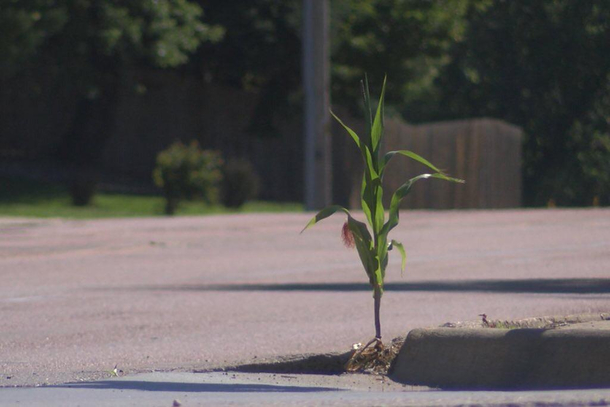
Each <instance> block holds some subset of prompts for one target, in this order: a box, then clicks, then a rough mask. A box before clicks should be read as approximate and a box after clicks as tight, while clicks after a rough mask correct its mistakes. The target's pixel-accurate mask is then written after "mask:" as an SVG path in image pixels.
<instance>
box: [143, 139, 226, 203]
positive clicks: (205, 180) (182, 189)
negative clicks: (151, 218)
mask: <svg viewBox="0 0 610 407" xmlns="http://www.w3.org/2000/svg"><path fill="white" fill-rule="evenodd" d="M221 166H222V158H221V156H220V153H218V152H216V151H211V150H202V149H200V148H199V144H198V143H197V142H196V141H193V142H191V143H190V144H189V145H185V144H183V143H181V142H176V143H174V144H172V145H171V146H170V147H169V148H167V149H166V150H163V151H162V152H160V153H159V154H158V155H157V165H156V167H155V170H154V171H153V179H154V181H155V184H156V185H157V186H158V187H160V188H162V189H163V194H164V196H165V199H166V205H165V213H166V214H168V215H172V214H173V213H175V211H176V209H177V207H178V204H179V202H180V200H182V199H188V200H190V199H195V198H199V199H203V200H204V201H205V202H207V203H209V204H213V203H216V202H217V201H218V195H219V194H218V185H219V183H220V181H221V180H222V172H221Z"/></svg>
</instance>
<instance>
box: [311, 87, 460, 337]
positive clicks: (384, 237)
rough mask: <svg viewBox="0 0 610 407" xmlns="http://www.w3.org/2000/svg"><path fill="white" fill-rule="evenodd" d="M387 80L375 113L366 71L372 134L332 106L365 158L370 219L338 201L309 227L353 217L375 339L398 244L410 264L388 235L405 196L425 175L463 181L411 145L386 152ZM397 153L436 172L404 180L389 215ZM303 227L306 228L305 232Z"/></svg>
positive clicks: (365, 203) (366, 101) (368, 120)
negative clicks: (389, 175)
mask: <svg viewBox="0 0 610 407" xmlns="http://www.w3.org/2000/svg"><path fill="white" fill-rule="evenodd" d="M386 79H387V78H384V81H383V87H382V90H381V96H380V98H379V103H378V105H377V109H376V112H375V116H374V117H373V115H372V113H373V112H372V110H371V98H370V94H369V85H368V80H367V78H366V76H365V78H364V81H363V82H362V91H363V95H364V107H365V120H366V130H367V137H365V138H361V137H360V136H358V134H356V132H354V131H353V130H352V129H351V128H349V127H348V126H347V125H345V123H343V122H342V121H341V119H339V118H338V117H337V116H336V115H335V114H334V113H333V112H332V111H331V114H332V115H333V117H334V118H335V119H336V120H337V121H338V122H339V123H340V124H341V126H343V128H344V129H345V130H346V131H347V133H348V134H349V136H350V137H351V138H352V140H353V141H354V143H355V144H356V146H357V147H358V149H359V150H360V154H361V156H362V159H363V161H364V174H363V177H362V188H361V192H360V197H361V203H362V210H363V212H364V215H365V217H366V221H367V223H368V226H367V224H365V223H363V222H360V221H358V220H356V219H355V218H354V217H353V216H352V214H351V213H350V212H349V211H348V210H347V209H346V208H344V207H342V206H339V205H332V206H329V207H326V208H324V209H322V210H321V211H320V212H318V213H317V214H316V216H314V217H313V218H312V219H311V220H310V221H309V223H308V224H307V225H306V226H305V228H304V229H303V231H305V230H306V229H307V228H309V227H311V226H313V225H315V224H316V223H318V222H319V221H321V220H323V219H325V218H327V217H329V216H331V215H333V214H334V213H336V212H342V213H343V214H345V215H346V216H347V222H346V225H345V226H344V228H347V230H348V231H349V233H350V234H351V236H350V240H353V243H354V246H355V247H356V250H357V252H358V256H359V257H360V260H361V262H362V265H363V267H364V270H365V272H366V274H367V276H368V279H369V283H370V285H371V288H372V290H373V299H374V312H375V339H374V340H373V341H378V342H380V341H381V322H380V315H379V313H380V309H381V297H382V295H383V285H384V278H385V271H386V267H387V265H388V253H389V251H391V250H392V249H393V248H396V249H397V250H398V252H399V253H400V255H401V257H402V262H401V270H403V271H404V269H405V266H406V253H405V249H404V246H403V245H402V243H400V242H397V241H396V240H390V239H389V238H388V235H389V233H390V232H391V231H392V229H394V228H395V227H396V226H397V225H398V222H399V207H400V203H401V202H402V200H403V198H404V197H405V196H406V195H407V194H408V193H409V192H410V191H411V188H412V187H413V184H415V183H416V182H417V181H419V180H423V179H428V178H437V179H441V180H445V181H450V182H457V183H463V182H464V181H463V180H460V179H456V178H451V177H448V176H447V175H445V174H444V173H443V172H442V171H441V170H439V169H438V168H437V167H435V166H434V165H433V164H432V163H430V162H429V161H428V160H426V159H425V158H423V157H421V156H419V155H417V154H415V153H414V152H412V151H408V150H397V151H390V152H387V153H385V154H384V155H383V156H382V155H381V144H382V140H383V137H384V119H383V116H384V97H385V89H386ZM395 156H404V157H408V158H410V159H413V160H415V161H417V162H419V163H421V164H423V165H424V166H426V167H428V168H429V169H430V170H432V172H430V173H426V174H421V175H418V176H416V177H413V178H411V179H409V180H408V181H406V182H405V183H404V184H402V185H401V186H400V187H399V188H398V189H397V190H396V191H395V192H394V194H393V195H392V199H391V201H390V208H389V211H388V214H387V218H386V210H385V208H384V206H383V200H382V198H383V187H382V181H383V176H384V174H385V170H386V167H387V165H388V163H389V162H390V160H392V158H393V157H395ZM303 231H301V233H302V232H303Z"/></svg>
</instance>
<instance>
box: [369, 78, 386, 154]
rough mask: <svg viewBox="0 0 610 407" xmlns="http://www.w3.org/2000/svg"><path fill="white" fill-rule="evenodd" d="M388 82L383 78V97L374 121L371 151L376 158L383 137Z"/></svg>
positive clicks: (380, 98) (380, 99)
mask: <svg viewBox="0 0 610 407" xmlns="http://www.w3.org/2000/svg"><path fill="white" fill-rule="evenodd" d="M386 80H387V76H386V77H385V78H383V86H382V87H381V96H380V97H379V104H378V105H377V113H376V114H375V120H373V127H372V129H371V150H373V155H375V156H377V153H378V151H379V144H380V143H381V138H382V137H383V113H384V112H383V104H384V97H385V85H386Z"/></svg>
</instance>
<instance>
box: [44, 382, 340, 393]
mask: <svg viewBox="0 0 610 407" xmlns="http://www.w3.org/2000/svg"><path fill="white" fill-rule="evenodd" d="M50 387H60V388H66V387H68V388H73V389H96V390H141V391H163V392H183V393H222V392H231V393H235V392H239V393H311V392H319V391H341V389H335V388H329V387H301V386H280V385H277V386H276V385H271V384H243V383H235V384H231V383H180V382H148V381H128V380H105V381H98V382H88V383H69V384H65V385H60V386H50Z"/></svg>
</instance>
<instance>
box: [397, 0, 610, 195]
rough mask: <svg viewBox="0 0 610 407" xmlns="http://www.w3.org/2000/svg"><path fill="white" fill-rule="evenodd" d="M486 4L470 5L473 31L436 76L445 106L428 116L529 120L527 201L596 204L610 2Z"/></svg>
mask: <svg viewBox="0 0 610 407" xmlns="http://www.w3.org/2000/svg"><path fill="white" fill-rule="evenodd" d="M479 6H480V4H479ZM485 6H486V7H472V6H471V7H470V8H469V10H468V16H467V17H468V28H467V30H466V33H465V35H464V38H463V40H461V41H458V42H457V43H456V44H455V45H454V46H453V47H452V49H451V52H450V58H451V62H450V63H449V64H448V65H446V67H445V68H444V69H443V70H442V73H441V74H440V75H439V76H438V77H437V80H436V81H435V88H436V89H435V91H434V92H436V93H434V92H431V95H434V97H433V98H431V102H433V103H434V104H436V105H437V108H436V109H432V110H430V112H431V114H430V115H429V117H426V119H449V118H461V117H480V116H492V117H496V118H500V119H504V120H507V121H508V122H511V123H514V124H517V125H519V126H522V127H523V128H524V130H525V133H526V138H525V143H524V199H525V204H527V205H544V204H546V203H547V202H548V201H549V199H553V200H554V201H556V202H557V203H558V204H562V205H589V204H591V202H592V199H593V196H592V195H593V194H595V193H596V192H595V191H594V190H593V188H591V182H594V183H596V184H598V180H599V178H598V180H595V181H594V179H593V178H596V177H598V176H596V175H594V174H601V173H603V172H604V171H605V170H603V168H604V167H603V166H602V163H604V162H605V163H607V162H608V160H610V156H609V155H608V148H607V144H605V142H604V141H601V139H604V140H607V134H608V122H607V120H608V114H609V113H610V112H609V110H608V102H607V100H606V99H607V95H608V88H607V82H608V77H609V75H610V2H608V1H598V0H579V1H575V0H547V1H529V0H510V1H507V0H498V1H494V2H491V3H489V4H487V5H485ZM409 107H410V108H412V109H416V108H417V107H416V106H413V105H410V106H406V111H407V112H408V108H409ZM604 134H605V135H606V136H603V135H604ZM600 137H601V139H600ZM604 137H606V138H604ZM596 140H597V141H596ZM604 145H605V146H606V147H603V146H604ZM604 151H605V152H604ZM593 157H597V158H593ZM596 163H597V164H596ZM605 168H607V166H606V167H605ZM606 179H607V177H606ZM598 188H601V186H599V185H598ZM604 188H608V186H606V187H604Z"/></svg>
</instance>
